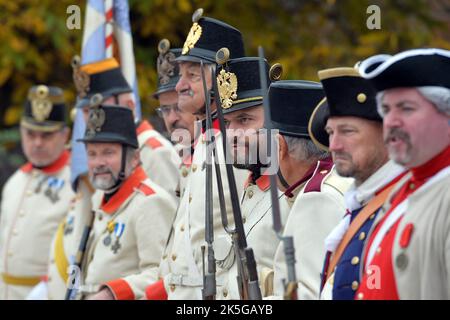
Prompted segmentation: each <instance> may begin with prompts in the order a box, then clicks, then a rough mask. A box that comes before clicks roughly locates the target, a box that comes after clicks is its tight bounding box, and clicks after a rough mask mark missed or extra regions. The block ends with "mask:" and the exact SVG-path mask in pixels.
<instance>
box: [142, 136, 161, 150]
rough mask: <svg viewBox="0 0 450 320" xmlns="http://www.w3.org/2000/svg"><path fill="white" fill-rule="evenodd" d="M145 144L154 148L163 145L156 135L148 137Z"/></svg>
mask: <svg viewBox="0 0 450 320" xmlns="http://www.w3.org/2000/svg"><path fill="white" fill-rule="evenodd" d="M145 144H146V145H147V146H149V147H150V148H152V149H157V148H159V147H161V146H162V143H161V141H159V140H158V139H157V138H154V137H153V138H149V139H147V141H145Z"/></svg>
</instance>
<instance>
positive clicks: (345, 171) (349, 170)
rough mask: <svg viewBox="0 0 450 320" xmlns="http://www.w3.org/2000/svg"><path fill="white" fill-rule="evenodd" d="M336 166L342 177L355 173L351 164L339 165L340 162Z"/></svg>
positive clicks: (351, 175)
mask: <svg viewBox="0 0 450 320" xmlns="http://www.w3.org/2000/svg"><path fill="white" fill-rule="evenodd" d="M335 166H336V171H337V173H338V174H339V175H340V176H341V177H346V178H348V177H353V174H354V170H353V168H350V167H349V166H343V165H338V164H335Z"/></svg>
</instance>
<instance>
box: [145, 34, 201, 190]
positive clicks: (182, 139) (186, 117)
mask: <svg viewBox="0 0 450 320" xmlns="http://www.w3.org/2000/svg"><path fill="white" fill-rule="evenodd" d="M158 51H159V56H158V63H157V71H158V89H157V90H156V92H155V93H154V94H153V96H154V97H155V98H156V99H158V100H159V105H160V106H159V107H158V108H157V109H156V111H157V112H158V115H159V116H160V117H161V118H162V119H163V120H164V124H165V126H166V129H167V132H168V133H169V134H170V135H171V137H172V139H173V140H174V142H175V149H176V150H177V152H178V154H179V155H180V157H181V162H180V165H179V172H180V182H179V185H178V188H177V189H176V195H177V196H178V197H181V195H182V194H183V192H184V189H185V187H186V181H187V179H188V176H189V173H190V169H191V163H192V155H193V153H194V150H193V144H194V141H195V139H196V137H197V136H198V132H197V130H196V129H198V128H197V127H198V126H195V122H196V120H197V118H196V117H195V116H194V115H193V114H192V113H190V112H185V111H183V110H181V109H180V108H179V107H178V94H177V92H176V91H175V86H176V85H177V82H178V80H179V79H180V76H179V67H178V62H177V61H175V59H176V58H177V57H179V56H180V54H181V49H170V42H169V40H167V39H163V40H161V41H160V42H159V44H158Z"/></svg>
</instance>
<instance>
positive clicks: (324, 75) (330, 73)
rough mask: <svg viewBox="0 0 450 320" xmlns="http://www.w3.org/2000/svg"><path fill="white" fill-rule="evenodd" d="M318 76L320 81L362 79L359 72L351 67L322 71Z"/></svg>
mask: <svg viewBox="0 0 450 320" xmlns="http://www.w3.org/2000/svg"><path fill="white" fill-rule="evenodd" d="M317 74H318V75H319V79H320V80H325V79H329V78H336V77H361V74H360V73H359V72H358V70H356V69H355V68H349V67H343V68H333V69H325V70H320V71H319V72H318V73H317Z"/></svg>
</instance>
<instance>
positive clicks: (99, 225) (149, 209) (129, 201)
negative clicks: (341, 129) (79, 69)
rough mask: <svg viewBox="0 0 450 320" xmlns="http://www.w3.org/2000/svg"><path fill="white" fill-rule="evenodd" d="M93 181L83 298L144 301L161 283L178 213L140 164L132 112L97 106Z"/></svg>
mask: <svg viewBox="0 0 450 320" xmlns="http://www.w3.org/2000/svg"><path fill="white" fill-rule="evenodd" d="M81 141H82V142H84V143H85V144H86V150H87V155H88V167H89V179H90V181H91V183H92V185H93V186H94V187H95V188H96V189H97V190H100V191H99V192H96V193H95V195H94V197H93V199H92V203H93V211H94V212H93V213H94V222H93V227H92V231H91V235H90V238H89V242H88V245H87V251H86V256H85V257H84V261H83V267H82V282H83V283H82V286H81V289H80V291H81V294H82V297H86V298H88V299H120V300H122V299H140V298H142V296H143V294H144V289H145V287H146V286H147V285H148V284H149V283H151V282H154V281H156V280H157V276H158V274H157V271H158V265H159V261H160V259H161V255H162V250H163V249H164V245H165V241H166V239H167V237H168V235H169V231H170V226H171V224H172V221H173V218H174V214H175V211H176V206H175V203H174V202H173V200H172V197H171V196H170V195H169V194H168V192H167V191H165V190H164V189H163V188H162V187H160V186H159V185H157V184H156V183H154V182H152V181H151V180H150V179H149V178H148V177H147V175H146V173H145V171H144V170H143V168H142V167H141V165H140V159H139V152H138V151H137V150H138V146H139V145H138V140H137V136H136V130H135V127H134V120H133V114H132V112H131V110H129V109H127V108H124V107H121V106H105V105H93V106H92V107H91V109H90V111H89V120H88V123H87V130H86V134H85V136H84V138H83V139H81Z"/></svg>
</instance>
